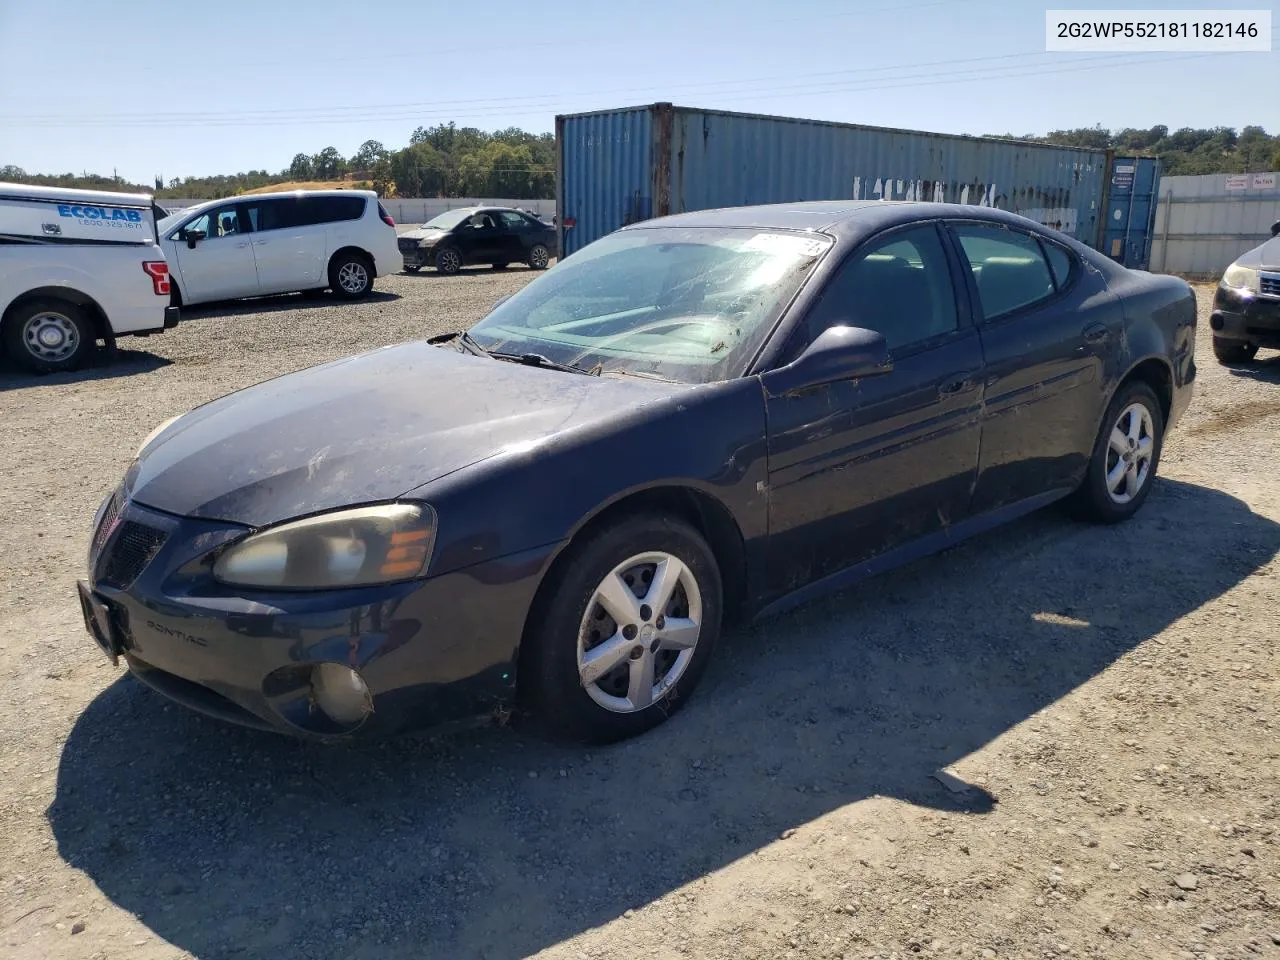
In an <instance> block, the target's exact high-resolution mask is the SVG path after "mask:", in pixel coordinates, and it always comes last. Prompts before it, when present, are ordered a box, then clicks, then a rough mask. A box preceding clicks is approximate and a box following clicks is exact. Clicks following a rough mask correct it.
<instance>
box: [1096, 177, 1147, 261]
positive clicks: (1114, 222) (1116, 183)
mask: <svg viewBox="0 0 1280 960" xmlns="http://www.w3.org/2000/svg"><path fill="white" fill-rule="evenodd" d="M1159 183H1160V161H1159V160H1158V159H1156V158H1155V157H1117V158H1116V161H1115V163H1114V165H1113V166H1112V168H1111V199H1110V201H1109V204H1108V207H1107V229H1106V238H1105V242H1104V245H1103V252H1104V253H1105V254H1106V255H1107V256H1108V257H1110V258H1111V259H1112V260H1114V261H1116V262H1117V263H1120V264H1123V265H1124V266H1126V267H1131V268H1133V269H1135V270H1145V269H1147V265H1148V263H1149V262H1150V257H1151V235H1152V231H1153V229H1154V226H1155V212H1156V203H1155V201H1156V194H1157V191H1158V189H1159Z"/></svg>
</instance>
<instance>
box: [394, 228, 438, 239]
mask: <svg viewBox="0 0 1280 960" xmlns="http://www.w3.org/2000/svg"><path fill="white" fill-rule="evenodd" d="M447 232H448V231H447V230H438V229H437V228H435V227H430V228H427V227H418V228H417V229H416V230H406V231H405V232H404V233H402V234H400V237H401V238H403V239H407V240H431V241H433V242H434V241H436V240H439V239H440V238H441V237H443V236H444V235H445V234H446V233H447Z"/></svg>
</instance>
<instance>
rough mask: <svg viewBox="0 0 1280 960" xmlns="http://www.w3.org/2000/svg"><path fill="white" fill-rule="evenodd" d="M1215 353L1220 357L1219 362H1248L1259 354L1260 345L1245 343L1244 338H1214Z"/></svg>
mask: <svg viewBox="0 0 1280 960" xmlns="http://www.w3.org/2000/svg"><path fill="white" fill-rule="evenodd" d="M1213 355H1214V356H1215V357H1217V358H1218V362H1219V363H1223V364H1232V363H1248V362H1249V361H1250V360H1252V359H1253V358H1254V357H1256V356H1257V355H1258V345H1257V344H1256V343H1245V342H1244V341H1242V340H1224V339H1222V338H1221V337H1214V338H1213Z"/></svg>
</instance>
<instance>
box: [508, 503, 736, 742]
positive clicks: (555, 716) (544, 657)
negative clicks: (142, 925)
mask: <svg viewBox="0 0 1280 960" xmlns="http://www.w3.org/2000/svg"><path fill="white" fill-rule="evenodd" d="M570 550H571V551H572V552H571V553H570V554H569V555H568V556H567V557H566V558H565V560H564V565H563V566H562V567H560V569H559V571H558V573H556V574H554V575H553V576H554V577H555V579H554V580H553V581H552V582H550V583H549V584H548V585H547V588H546V589H547V592H546V594H545V595H544V596H542V597H540V599H539V603H538V604H536V605H535V607H534V612H533V615H532V617H531V621H530V625H529V630H528V632H527V635H526V637H525V642H526V643H529V644H530V645H531V646H530V649H529V651H528V654H529V655H528V656H527V658H526V659H525V661H524V662H525V663H526V664H527V669H528V671H529V672H528V675H527V676H526V678H525V683H526V684H527V686H526V690H527V691H528V692H529V693H530V694H532V697H533V700H534V703H535V706H536V708H537V710H538V712H539V713H540V714H541V715H542V717H543V718H544V719H546V720H547V721H549V722H550V723H551V724H552V726H553V727H555V728H556V729H557V730H558V731H559V732H561V733H563V734H565V735H567V736H569V737H572V738H574V739H578V740H588V741H593V742H598V743H607V742H612V741H615V740H621V739H625V738H627V737H631V736H635V735H637V734H640V733H643V732H644V731H646V730H649V729H650V728H652V727H655V726H657V725H658V724H660V723H662V722H663V721H664V720H666V719H667V718H668V717H669V716H671V715H672V714H673V713H675V712H676V711H677V710H678V709H679V708H680V707H681V706H682V705H683V704H684V701H685V700H687V699H688V697H689V695H690V694H691V693H692V692H693V689H694V687H695V686H697V683H698V680H699V679H700V678H701V676H702V673H703V671H704V670H705V669H706V666H707V663H708V662H709V661H710V658H711V652H712V649H713V648H714V646H715V642H716V638H717V636H718V635H719V633H720V622H721V616H722V603H723V601H722V589H721V580H720V571H719V568H718V566H717V565H716V561H715V557H714V555H713V554H712V553H711V550H710V548H709V547H708V546H707V544H706V541H705V540H704V539H703V538H702V536H701V535H700V534H699V533H698V532H697V531H696V530H694V529H693V528H692V527H690V526H689V525H688V524H686V523H684V522H682V521H680V520H676V519H673V518H671V517H659V516H637V517H632V518H630V519H626V520H622V521H620V522H618V523H616V524H613V525H611V526H609V527H607V528H605V529H602V530H600V531H598V532H597V533H595V534H594V535H591V536H590V538H589V539H588V540H586V541H584V542H583V543H581V544H579V545H577V546H573V547H570Z"/></svg>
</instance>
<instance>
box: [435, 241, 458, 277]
mask: <svg viewBox="0 0 1280 960" xmlns="http://www.w3.org/2000/svg"><path fill="white" fill-rule="evenodd" d="M436 269H437V270H438V271H440V272H441V273H444V274H449V275H450V276H452V275H453V274H455V273H457V272H458V271H459V270H461V269H462V254H460V253H458V251H457V250H455V249H453V247H445V248H444V249H443V250H441V251H440V252H439V253H437V254H436Z"/></svg>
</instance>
